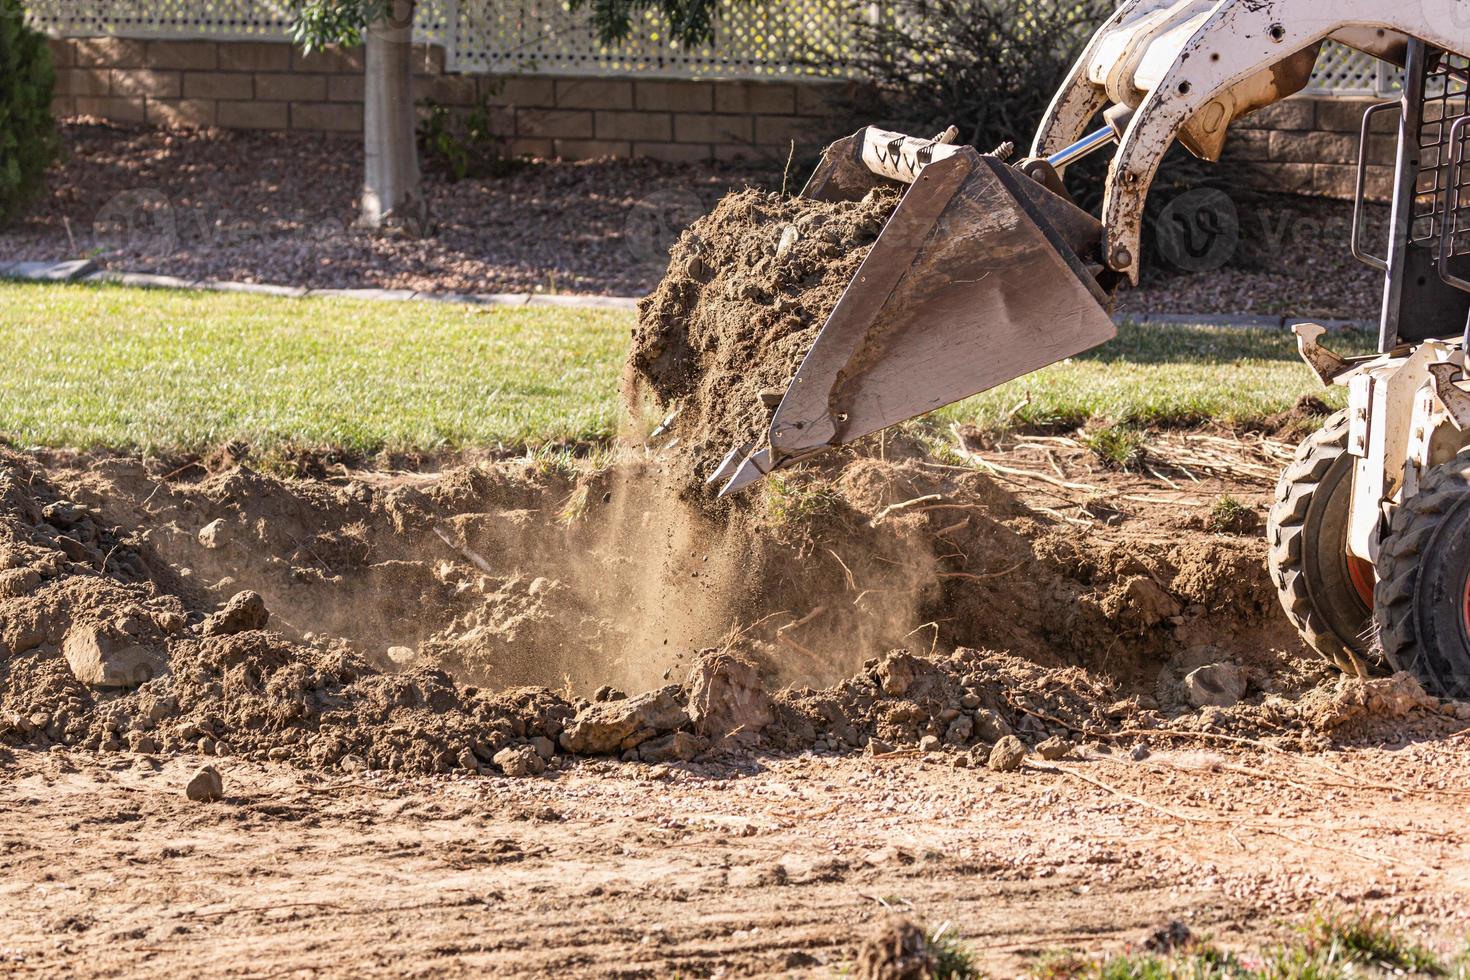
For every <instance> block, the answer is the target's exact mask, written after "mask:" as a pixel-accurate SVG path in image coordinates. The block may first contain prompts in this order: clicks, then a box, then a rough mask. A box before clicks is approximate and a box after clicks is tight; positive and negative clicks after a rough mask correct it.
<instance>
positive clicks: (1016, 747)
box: [986, 735, 1026, 772]
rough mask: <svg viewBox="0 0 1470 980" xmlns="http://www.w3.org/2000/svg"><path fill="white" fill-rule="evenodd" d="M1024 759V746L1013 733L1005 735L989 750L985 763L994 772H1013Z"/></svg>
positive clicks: (1019, 766)
mask: <svg viewBox="0 0 1470 980" xmlns="http://www.w3.org/2000/svg"><path fill="white" fill-rule="evenodd" d="M1025 761H1026V746H1025V744H1024V743H1023V742H1022V741H1021V740H1020V739H1019V738H1017V737H1016V736H1014V735H1007V736H1006V737H1005V738H1003V739H1001V740H1000V741H999V742H996V743H995V748H993V749H991V750H990V758H989V759H988V760H987V761H986V765H987V766H989V767H990V768H991V769H993V770H995V771H996V772H1015V771H1016V770H1017V769H1019V768H1021V763H1022V762H1025Z"/></svg>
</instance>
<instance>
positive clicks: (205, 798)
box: [184, 766, 225, 803]
mask: <svg viewBox="0 0 1470 980" xmlns="http://www.w3.org/2000/svg"><path fill="white" fill-rule="evenodd" d="M184 795H186V796H187V797H189V799H191V800H193V801H194V802H196V803H213V802H214V801H215V800H218V799H220V798H221V797H223V796H224V795H225V782H224V779H223V778H221V777H220V774H219V770H218V769H216V768H215V767H214V766H201V767H200V768H199V771H198V772H196V773H194V778H193V779H190V780H189V785H188V786H186V787H184Z"/></svg>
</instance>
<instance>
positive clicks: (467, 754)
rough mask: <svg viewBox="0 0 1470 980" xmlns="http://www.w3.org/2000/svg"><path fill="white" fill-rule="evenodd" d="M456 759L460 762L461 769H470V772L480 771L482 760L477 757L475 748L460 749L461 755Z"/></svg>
mask: <svg viewBox="0 0 1470 980" xmlns="http://www.w3.org/2000/svg"><path fill="white" fill-rule="evenodd" d="M454 761H455V762H457V763H458V764H459V767H460V768H461V769H468V770H469V771H470V772H479V771H480V760H479V759H477V758H475V752H474V750H473V749H470V748H463V749H460V750H459V755H458V756H457V757H456V758H455V760H454Z"/></svg>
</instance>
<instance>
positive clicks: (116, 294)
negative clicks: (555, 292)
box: [0, 283, 632, 452]
mask: <svg viewBox="0 0 1470 980" xmlns="http://www.w3.org/2000/svg"><path fill="white" fill-rule="evenodd" d="M631 323H632V319H631V316H630V315H629V314H626V313H617V312H602V311H581V310H560V309H555V308H548V307H520V308H487V309H481V308H474V307H467V306H461V305H455V304H448V303H384V302H370V301H348V300H336V299H319V300H318V299H307V300H299V299H276V298H271V297H260V296H247V295H238V294H228V293H188V292H172V291H163V290H143V289H128V288H121V287H113V286H101V287H92V286H51V285H44V286H43V285H32V284H16V283H0V330H3V333H4V338H5V341H6V345H5V347H6V357H7V360H8V362H9V363H8V364H7V365H6V371H5V375H4V380H3V381H0V433H3V434H4V435H6V436H8V437H9V438H11V439H12V440H13V441H15V442H16V443H17V444H20V445H28V446H30V445H39V446H66V447H72V448H78V449H90V448H96V447H108V448H116V449H136V450H176V449H183V450H196V449H206V448H211V447H213V446H216V445H220V444H223V443H225V442H228V441H229V440H232V439H244V440H247V441H249V442H250V443H251V444H252V445H255V446H256V447H257V448H269V447H278V446H280V445H283V444H290V445H298V446H308V447H332V448H340V449H345V450H348V451H353V452H373V451H377V450H379V449H385V448H386V449H409V448H412V449H424V450H432V449H458V448H462V447H467V446H495V445H496V444H498V443H506V444H512V445H515V444H521V443H543V442H550V441H561V440H582V439H598V438H603V437H606V436H607V435H609V434H610V433H612V432H613V431H614V430H615V426H616V424H617V410H618V394H617V389H618V378H619V375H620V373H621V365H622V358H623V356H624V354H625V351H626V348H627V343H628V340H627V338H628V329H629V327H630V325H631Z"/></svg>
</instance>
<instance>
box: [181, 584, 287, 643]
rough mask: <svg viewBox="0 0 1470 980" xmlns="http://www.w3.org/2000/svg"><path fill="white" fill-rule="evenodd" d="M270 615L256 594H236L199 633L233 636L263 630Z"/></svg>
mask: <svg viewBox="0 0 1470 980" xmlns="http://www.w3.org/2000/svg"><path fill="white" fill-rule="evenodd" d="M270 619H271V614H270V611H269V610H268V609H266V608H265V600H264V599H262V598H261V597H260V594H259V593H257V592H251V591H249V590H246V591H244V592H238V593H236V594H235V595H234V597H233V598H231V599H230V601H229V602H227V603H225V607H224V608H223V609H221V610H220V611H219V612H217V613H215V614H214V615H212V616H210V617H209V618H207V619H206V620H205V621H204V625H203V626H201V627H200V629H199V631H200V633H202V634H203V635H205V636H234V635H235V634H236V633H245V632H248V631H250V630H263V629H265V627H266V624H267V623H269V622H270Z"/></svg>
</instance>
